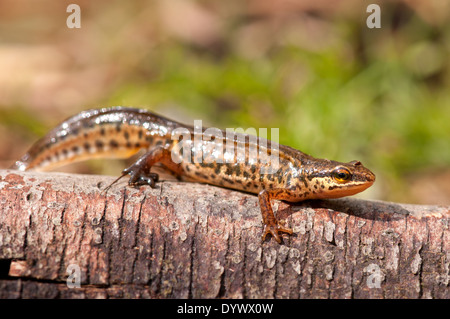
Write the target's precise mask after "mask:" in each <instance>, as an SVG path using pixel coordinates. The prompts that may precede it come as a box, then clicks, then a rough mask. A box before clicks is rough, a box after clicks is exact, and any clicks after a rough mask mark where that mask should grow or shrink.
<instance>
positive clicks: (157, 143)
mask: <svg viewBox="0 0 450 319" xmlns="http://www.w3.org/2000/svg"><path fill="white" fill-rule="evenodd" d="M162 144H163V141H161V140H159V141H157V142H156V144H155V146H161V145H162Z"/></svg>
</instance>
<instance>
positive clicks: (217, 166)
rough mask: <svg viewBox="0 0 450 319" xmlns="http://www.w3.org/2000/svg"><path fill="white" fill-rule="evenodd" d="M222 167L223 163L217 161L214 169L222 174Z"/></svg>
mask: <svg viewBox="0 0 450 319" xmlns="http://www.w3.org/2000/svg"><path fill="white" fill-rule="evenodd" d="M221 167H222V163H216V168H215V169H214V173H216V174H220V169H221Z"/></svg>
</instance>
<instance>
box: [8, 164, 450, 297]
mask: <svg viewBox="0 0 450 319" xmlns="http://www.w3.org/2000/svg"><path fill="white" fill-rule="evenodd" d="M113 179H114V178H113V177H107V176H87V175H69V174H61V173H19V172H16V171H8V170H3V171H1V170H0V202H1V214H0V298H33V297H39V298H450V286H449V283H450V230H449V220H450V209H449V207H438V206H413V205H400V204H395V203H387V202H379V201H364V200H358V199H351V198H349V199H339V200H328V201H308V202H304V203H300V204H297V205H291V204H287V203H283V202H276V203H275V207H276V208H277V209H278V216H279V217H280V218H281V219H282V220H285V221H286V224H287V225H289V226H291V227H293V229H294V232H295V234H294V236H291V237H288V236H286V235H284V243H283V244H282V245H279V244H277V243H276V242H275V241H274V240H273V239H271V240H266V241H265V242H264V243H261V240H260V236H261V233H262V222H261V217H260V213H259V207H258V202H257V197H256V196H253V195H250V194H244V193H240V192H236V191H231V190H227V189H222V188H218V187H213V186H208V185H201V184H194V183H182V182H161V183H159V184H157V187H156V188H155V189H150V188H148V187H141V188H140V189H133V188H129V187H127V186H126V179H123V181H121V182H119V183H118V184H117V185H115V186H114V187H113V188H112V189H111V190H110V191H109V192H108V193H107V194H106V195H105V194H104V193H102V191H101V189H103V188H104V187H105V185H107V184H108V183H110V182H111V181H112V180H113ZM70 269H79V270H80V272H79V273H80V276H81V277H80V280H81V287H80V288H70V287H69V286H68V285H67V281H66V280H67V278H68V276H69V274H71V278H75V277H76V274H77V273H73V272H72V271H69V272H68V270H70Z"/></svg>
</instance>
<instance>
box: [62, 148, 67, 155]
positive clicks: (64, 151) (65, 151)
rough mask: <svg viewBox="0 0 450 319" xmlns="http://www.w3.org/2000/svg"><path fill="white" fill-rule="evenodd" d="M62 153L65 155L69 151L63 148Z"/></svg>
mask: <svg viewBox="0 0 450 319" xmlns="http://www.w3.org/2000/svg"><path fill="white" fill-rule="evenodd" d="M62 153H63V154H64V155H65V156H67V153H68V151H67V149H65V148H63V150H62Z"/></svg>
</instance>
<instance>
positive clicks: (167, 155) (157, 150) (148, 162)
mask: <svg viewBox="0 0 450 319" xmlns="http://www.w3.org/2000/svg"><path fill="white" fill-rule="evenodd" d="M156 163H161V164H163V165H164V166H165V167H167V168H168V169H169V170H171V171H172V172H174V173H175V174H176V175H181V174H182V169H181V165H180V164H177V163H175V162H173V161H172V154H171V152H170V150H168V149H166V148H164V147H162V146H156V147H154V148H152V149H151V150H149V151H148V152H147V153H145V154H144V155H142V156H141V157H140V158H139V159H138V160H137V161H136V162H135V163H133V164H132V165H131V166H130V167H128V168H126V169H124V170H123V171H122V175H121V176H120V177H119V178H118V179H116V180H115V181H114V182H113V183H112V184H111V185H109V186H108V187H107V189H109V188H110V187H111V186H112V185H113V184H115V183H116V182H117V181H118V180H119V179H121V178H122V177H124V176H125V175H130V180H129V181H128V185H130V186H141V185H149V186H150V187H152V188H153V187H155V183H156V182H157V181H158V179H159V175H158V174H156V173H152V172H150V169H151V168H152V166H153V165H155V164H156ZM105 190H106V189H105Z"/></svg>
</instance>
